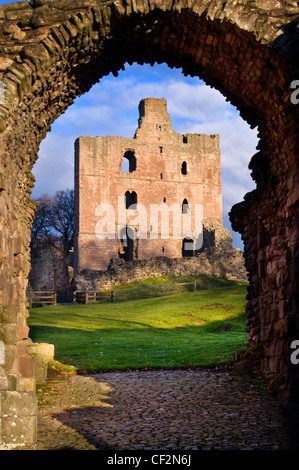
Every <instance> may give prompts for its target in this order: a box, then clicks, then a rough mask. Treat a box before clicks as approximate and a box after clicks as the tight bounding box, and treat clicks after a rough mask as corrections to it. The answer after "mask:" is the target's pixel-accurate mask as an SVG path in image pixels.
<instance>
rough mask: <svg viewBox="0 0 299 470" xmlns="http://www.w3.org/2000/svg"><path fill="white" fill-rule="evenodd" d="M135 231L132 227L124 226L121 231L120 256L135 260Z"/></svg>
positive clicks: (127, 259) (126, 259)
mask: <svg viewBox="0 0 299 470" xmlns="http://www.w3.org/2000/svg"><path fill="white" fill-rule="evenodd" d="M134 241H135V231H134V230H133V229H132V228H131V227H124V228H122V229H121V231H120V244H121V245H120V248H119V254H120V256H119V257H120V258H121V259H124V260H125V261H133V260H134V257H135V256H134V255H135V249H134V248H135V247H134V245H135V243H134Z"/></svg>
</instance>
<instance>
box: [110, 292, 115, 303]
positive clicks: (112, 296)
mask: <svg viewBox="0 0 299 470" xmlns="http://www.w3.org/2000/svg"><path fill="white" fill-rule="evenodd" d="M110 301H111V302H114V301H115V292H114V291H112V292H110Z"/></svg>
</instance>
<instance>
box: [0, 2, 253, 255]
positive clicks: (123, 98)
mask: <svg viewBox="0 0 299 470" xmlns="http://www.w3.org/2000/svg"><path fill="white" fill-rule="evenodd" d="M4 3H11V2H3V1H1V0H0V4H4ZM148 97H153V98H165V99H166V100H167V108H168V112H169V114H170V117H171V120H172V124H173V128H174V129H175V131H176V132H179V133H181V134H183V133H187V132H195V133H202V134H219V135H220V149H221V158H222V190H223V220H224V226H225V227H227V228H229V229H230V230H231V225H230V222H229V219H228V215H227V214H228V212H229V210H230V208H231V206H232V205H233V204H235V203H237V202H240V201H241V200H242V199H243V196H244V195H245V193H247V192H248V191H251V190H252V189H254V187H255V184H254V182H253V180H252V179H251V177H250V173H249V170H248V163H249V161H250V158H251V156H252V155H253V154H254V153H256V145H257V142H258V140H257V131H256V129H254V130H252V129H250V127H249V126H248V124H246V123H245V122H244V121H243V120H242V119H241V118H240V116H239V113H238V111H237V110H236V109H235V108H234V107H233V106H231V105H230V104H229V103H227V102H226V101H225V98H224V97H223V96H222V95H221V94H220V93H219V92H218V91H217V90H215V89H211V88H210V87H208V86H206V85H205V83H204V82H203V81H201V80H199V79H198V78H191V77H184V76H183V74H182V73H181V70H179V69H170V68H169V67H168V66H167V65H166V64H161V65H154V66H153V67H151V66H150V65H143V66H139V65H137V64H133V65H132V66H128V65H125V71H120V72H119V76H118V77H117V78H116V77H114V76H113V75H112V74H110V75H109V76H107V77H104V78H102V79H101V80H100V83H98V84H96V85H95V86H94V87H93V88H92V89H91V90H90V91H89V92H88V93H86V94H85V95H83V96H81V97H80V98H77V99H76V100H75V103H74V104H73V105H72V106H71V107H70V108H69V109H68V110H67V111H66V112H65V113H64V114H63V115H61V116H60V117H59V118H58V119H57V120H56V121H55V122H54V123H53V125H52V129H51V132H49V133H48V135H47V137H46V138H45V139H44V141H43V142H42V143H41V146H40V150H39V157H40V158H39V160H38V161H37V163H36V164H35V166H34V168H33V173H34V175H35V178H36V184H35V188H34V190H33V194H32V196H33V197H38V196H40V195H41V194H43V193H49V194H54V193H55V191H56V190H61V189H66V188H72V187H73V179H74V141H75V139H76V138H77V137H79V136H80V135H89V136H97V135H102V136H105V135H118V136H123V137H133V135H134V132H135V130H136V127H137V120H138V104H139V101H140V100H141V99H142V98H148ZM233 237H234V244H235V246H236V247H240V248H242V242H241V240H240V236H239V235H238V234H235V233H233Z"/></svg>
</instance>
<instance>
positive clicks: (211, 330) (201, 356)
mask: <svg viewBox="0 0 299 470" xmlns="http://www.w3.org/2000/svg"><path fill="white" fill-rule="evenodd" d="M116 323H117V322H116ZM119 325H121V326H119ZM136 325H137V327H136ZM30 337H31V339H32V340H33V341H34V342H46V343H52V344H54V345H55V359H56V360H58V361H60V362H62V363H64V364H69V365H72V366H75V367H76V368H77V369H78V370H79V371H81V370H86V371H89V372H91V371H92V372H97V371H110V370H111V371H112V370H134V369H159V368H163V369H167V368H169V369H173V368H188V367H200V366H203V367H208V366H214V365H217V364H225V363H230V362H231V361H232V358H233V353H234V351H235V350H237V349H240V348H243V347H244V346H245V345H246V332H245V315H244V314H242V315H239V317H236V316H234V317H232V318H231V319H230V318H229V317H227V318H226V319H225V321H215V322H209V323H200V324H196V325H190V324H186V325H180V326H172V325H170V327H165V328H161V327H159V328H156V327H153V326H149V325H148V324H146V323H142V322H133V321H132V322H131V321H127V320H119V322H118V327H115V328H101V329H97V330H94V331H86V330H82V329H76V327H75V328H74V329H72V328H59V327H57V326H55V327H54V326H31V328H30Z"/></svg>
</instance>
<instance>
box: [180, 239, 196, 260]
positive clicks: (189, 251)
mask: <svg viewBox="0 0 299 470" xmlns="http://www.w3.org/2000/svg"><path fill="white" fill-rule="evenodd" d="M193 255H194V241H193V240H192V238H189V237H186V238H184V240H183V246H182V256H183V257H185V256H193Z"/></svg>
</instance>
